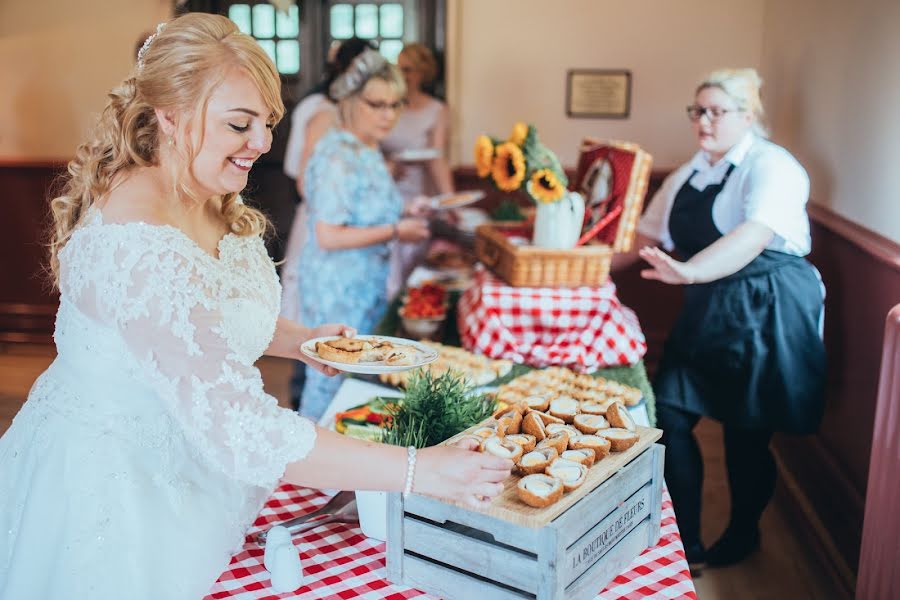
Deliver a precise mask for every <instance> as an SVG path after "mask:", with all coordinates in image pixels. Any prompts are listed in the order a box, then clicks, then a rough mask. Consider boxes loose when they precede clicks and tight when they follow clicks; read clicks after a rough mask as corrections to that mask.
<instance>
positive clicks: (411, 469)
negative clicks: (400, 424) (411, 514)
mask: <svg viewBox="0 0 900 600" xmlns="http://www.w3.org/2000/svg"><path fill="white" fill-rule="evenodd" d="M415 474H416V447H415V446H410V447H408V448H407V449H406V485H404V486H403V497H404V498H408V497H409V495H410V494H411V493H412V487H413V477H414V476H415Z"/></svg>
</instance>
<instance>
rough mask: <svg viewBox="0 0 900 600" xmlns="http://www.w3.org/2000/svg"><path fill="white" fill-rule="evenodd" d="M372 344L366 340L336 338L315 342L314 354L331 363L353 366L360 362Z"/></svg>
mask: <svg viewBox="0 0 900 600" xmlns="http://www.w3.org/2000/svg"><path fill="white" fill-rule="evenodd" d="M371 349H372V344H371V343H370V342H368V341H366V340H359V339H355V338H343V337H342V338H337V339H334V340H327V341H324V342H316V354H318V355H319V356H321V357H322V358H324V359H325V360H330V361H333V362H340V363H348V364H355V363H358V362H359V361H360V360H362V358H363V355H364V353H365V352H366V351H368V350H371Z"/></svg>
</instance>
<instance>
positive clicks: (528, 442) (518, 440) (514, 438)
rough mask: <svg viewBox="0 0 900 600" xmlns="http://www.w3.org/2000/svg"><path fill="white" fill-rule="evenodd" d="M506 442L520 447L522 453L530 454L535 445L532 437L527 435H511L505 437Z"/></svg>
mask: <svg viewBox="0 0 900 600" xmlns="http://www.w3.org/2000/svg"><path fill="white" fill-rule="evenodd" d="M506 441H508V442H512V443H513V444H518V445H520V446H522V451H523V452H531V451H532V450H534V447H535V444H537V440H536V439H535V438H534V436H533V435H529V434H527V433H513V434H511V435H508V436H506Z"/></svg>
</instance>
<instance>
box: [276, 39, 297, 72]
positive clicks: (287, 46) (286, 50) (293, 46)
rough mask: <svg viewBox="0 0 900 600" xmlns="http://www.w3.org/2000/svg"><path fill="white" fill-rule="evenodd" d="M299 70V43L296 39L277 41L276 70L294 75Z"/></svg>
mask: <svg viewBox="0 0 900 600" xmlns="http://www.w3.org/2000/svg"><path fill="white" fill-rule="evenodd" d="M298 71H300V43H299V42H297V40H282V41H280V42H278V72H279V73H284V74H285V75H295V74H296V73H297V72H298Z"/></svg>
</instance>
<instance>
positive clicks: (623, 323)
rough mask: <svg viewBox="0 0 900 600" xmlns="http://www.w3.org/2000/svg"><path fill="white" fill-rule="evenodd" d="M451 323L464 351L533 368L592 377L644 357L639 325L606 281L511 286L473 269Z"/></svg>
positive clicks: (609, 282) (614, 288)
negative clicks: (559, 369)
mask: <svg viewBox="0 0 900 600" xmlns="http://www.w3.org/2000/svg"><path fill="white" fill-rule="evenodd" d="M457 323H458V326H459V334H460V337H461V339H462V343H463V346H465V348H466V349H467V350H471V351H473V352H478V353H480V354H484V355H485V356H489V357H491V358H496V359H500V358H505V359H509V360H512V361H513V362H515V363H522V364H526V365H530V366H532V367H538V368H541V367H546V366H550V365H557V366H563V367H569V368H570V369H573V370H575V371H580V372H584V373H592V372H594V371H596V370H597V369H599V368H603V367H614V366H623V365H633V364H635V363H637V362H638V361H639V360H640V359H641V358H642V357H643V356H644V354H645V353H646V352H647V342H646V340H645V339H644V333H643V331H641V324H640V323H639V322H638V319H637V316H635V314H634V312H633V311H632V310H631V309H630V308H628V307H627V306H624V305H622V303H621V302H619V298H618V297H617V296H616V285H615V284H614V283H613V282H612V281H611V280H607V282H606V284H605V285H603V286H602V287H578V288H531V287H512V286H510V285H507V284H506V283H505V282H504V281H502V280H501V279H499V278H497V276H495V275H494V274H493V273H491V272H490V271H488V270H487V269H485V268H484V267H483V266H481V265H479V266H478V268H477V270H476V272H475V282H474V283H473V284H472V286H470V287H469V289H467V290H466V291H465V293H464V294H463V295H462V297H461V298H460V300H459V308H458V315H457Z"/></svg>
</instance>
